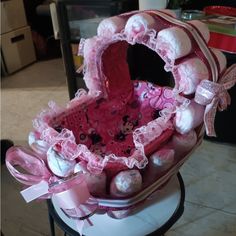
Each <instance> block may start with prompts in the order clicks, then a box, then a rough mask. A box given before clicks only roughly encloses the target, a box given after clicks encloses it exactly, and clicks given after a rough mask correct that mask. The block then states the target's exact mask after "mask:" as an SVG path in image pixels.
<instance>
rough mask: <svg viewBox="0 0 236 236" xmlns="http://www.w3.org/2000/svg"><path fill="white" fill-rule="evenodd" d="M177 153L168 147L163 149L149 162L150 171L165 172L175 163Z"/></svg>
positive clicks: (152, 156)
mask: <svg viewBox="0 0 236 236" xmlns="http://www.w3.org/2000/svg"><path fill="white" fill-rule="evenodd" d="M174 156H175V151H174V149H170V148H167V147H163V148H162V149H160V150H158V151H157V152H155V153H153V154H152V155H151V156H150V158H149V162H148V167H149V170H155V171H157V172H158V171H164V170H166V169H168V168H169V167H170V166H171V165H172V164H173V163H174Z"/></svg>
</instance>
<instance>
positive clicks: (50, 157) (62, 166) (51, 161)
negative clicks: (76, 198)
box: [47, 147, 76, 177]
mask: <svg viewBox="0 0 236 236" xmlns="http://www.w3.org/2000/svg"><path fill="white" fill-rule="evenodd" d="M47 163H48V167H49V169H50V170H51V171H52V172H53V173H54V174H55V175H56V176H59V177H68V176H70V175H71V174H73V172H74V166H75V164H76V161H75V160H72V161H69V160H66V159H64V158H63V157H62V156H60V155H59V154H58V153H57V152H56V151H55V150H54V149H53V148H52V147H50V148H49V149H48V151H47Z"/></svg>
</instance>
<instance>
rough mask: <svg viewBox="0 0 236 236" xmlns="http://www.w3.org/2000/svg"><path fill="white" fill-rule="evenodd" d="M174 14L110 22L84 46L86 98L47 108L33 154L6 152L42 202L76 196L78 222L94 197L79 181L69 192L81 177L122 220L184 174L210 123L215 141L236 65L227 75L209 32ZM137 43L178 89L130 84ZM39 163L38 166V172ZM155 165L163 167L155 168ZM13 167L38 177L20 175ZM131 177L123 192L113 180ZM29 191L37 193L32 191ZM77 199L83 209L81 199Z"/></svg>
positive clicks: (39, 121) (142, 15)
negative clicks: (41, 187)
mask: <svg viewBox="0 0 236 236" xmlns="http://www.w3.org/2000/svg"><path fill="white" fill-rule="evenodd" d="M172 14H173V13H171V12H170V11H165V10H163V11H151V10H150V11H142V12H131V13H127V14H123V15H119V16H116V17H111V18H108V19H105V20H103V21H102V22H101V23H100V25H99V27H98V35H97V36H95V37H93V38H91V39H86V40H81V44H80V54H82V55H83V56H84V80H85V83H86V86H87V88H88V92H86V91H85V90H82V89H81V90H79V91H78V92H77V94H76V97H75V98H74V99H73V100H72V101H70V102H69V103H68V105H67V107H66V108H59V107H57V106H56V105H55V104H54V103H53V102H51V103H49V109H48V110H45V111H43V112H42V113H40V114H39V116H38V117H37V118H36V119H35V120H34V122H33V124H34V131H33V132H32V133H31V134H30V136H29V144H30V147H31V149H33V151H34V153H33V154H29V153H27V155H25V154H22V153H23V152H24V150H23V152H20V151H19V149H18V151H17V150H16V149H14V150H10V151H9V153H8V157H7V162H6V163H7V166H8V168H9V171H10V172H11V173H12V175H13V176H14V177H16V178H17V179H18V180H19V181H20V182H23V183H24V184H28V185H33V186H34V184H38V182H39V180H38V179H41V180H43V181H46V182H47V183H48V192H47V193H41V195H40V194H38V195H39V196H41V197H42V196H43V197H52V196H53V193H54V194H55V187H52V186H55V185H56V186H59V190H58V189H57V191H56V195H57V194H59V192H63V194H64V195H63V194H62V195H63V196H66V197H64V198H66V199H67V198H68V201H67V203H68V202H71V199H73V201H74V203H76V204H74V206H73V207H72V206H71V205H70V206H68V205H67V206H64V207H63V206H61V207H62V208H64V210H65V211H66V210H67V214H72V213H71V209H77V210H76V211H75V212H73V216H74V215H76V214H77V213H78V211H79V210H78V209H80V214H79V213H78V217H79V216H80V215H83V214H82V213H81V211H82V210H81V209H82V208H81V205H83V204H85V202H86V201H87V200H88V199H91V196H90V195H89V194H87V195H86V196H84V193H83V191H81V190H78V189H75V186H77V185H78V184H77V183H78V181H77V182H75V186H73V183H74V182H73V181H71V179H73V178H77V177H78V178H82V180H83V178H85V180H84V181H85V182H86V183H87V186H86V184H83V187H81V188H83V189H85V188H88V190H89V192H90V194H92V195H93V197H95V201H96V202H97V203H96V204H97V206H98V208H102V209H105V210H107V211H108V212H109V214H110V215H112V216H113V217H117V218H119V217H124V216H126V215H127V214H128V213H129V212H130V209H131V208H132V209H133V208H134V206H135V207H137V206H138V205H139V203H141V202H143V201H144V200H145V199H146V198H147V197H148V196H150V195H151V194H152V193H154V192H155V191H156V190H157V189H159V188H161V187H162V186H163V184H165V183H166V182H167V181H168V180H169V179H170V177H171V176H172V175H173V174H175V173H177V172H178V170H179V168H180V166H181V165H182V164H183V163H184V162H185V161H186V160H187V158H188V157H189V155H190V154H191V153H192V151H193V150H194V149H195V148H196V147H197V146H198V145H199V144H200V143H201V141H202V138H203V135H204V124H205V127H206V131H207V134H209V135H214V126H213V121H214V112H215V109H216V107H217V106H218V107H219V108H220V109H224V108H226V106H227V104H228V103H229V97H228V93H227V89H229V88H230V87H232V86H233V85H234V84H235V65H234V66H233V67H231V68H229V69H228V70H226V60H225V57H224V55H223V54H222V53H221V52H220V51H218V50H216V49H210V48H208V47H207V41H208V40H209V31H208V29H207V27H206V26H205V25H204V24H203V23H201V22H199V21H190V22H189V23H186V22H185V23H184V22H181V21H178V20H177V19H175V18H174V17H173V16H172ZM134 44H142V45H144V46H146V47H148V48H149V49H151V50H153V51H154V52H156V53H157V54H158V55H159V56H160V57H161V58H162V59H163V61H164V62H165V70H166V71H170V72H172V74H173V76H174V79H175V87H174V88H169V87H161V86H158V85H155V84H153V83H150V82H146V81H141V80H134V81H132V80H131V79H130V73H129V67H128V64H127V61H126V56H127V48H128V47H129V45H134ZM158 79H163V78H158ZM21 151H22V150H21ZM14 157H17V161H16V160H15V158H14ZM26 159H27V161H26ZM35 159H37V163H38V160H40V162H39V163H38V164H37V165H39V166H40V167H38V169H41V171H40V172H39V173H38V172H37V168H35V165H36V160H35ZM156 161H159V162H160V163H161V164H160V163H159V164H157V166H155V165H156V164H155V163H156ZM17 164H18V165H21V166H22V167H23V168H24V169H26V170H27V171H28V172H29V173H30V174H32V175H34V176H35V175H36V176H38V175H39V178H36V179H35V178H33V179H31V176H30V175H25V174H23V173H22V174H21V173H19V172H17V171H16V170H15V169H14V166H15V165H17ZM156 167H157V168H156ZM131 170H133V171H135V173H136V177H133V176H132V175H131V174H130V176H128V177H127V178H126V179H125V178H124V180H122V181H123V182H125V184H130V187H129V188H127V191H126V192H125V191H123V192H122V190H121V189H122V188H124V186H122V187H121V189H118V187H119V186H118V185H119V184H120V183H121V182H119V181H121V180H119V178H118V177H117V176H118V175H119V176H121V179H122V174H123V176H125V174H124V173H131V172H129V171H131ZM78 171H79V174H77V175H76V176H77V177H74V175H75V173H76V172H78ZM126 171H128V172H126ZM81 173H82V174H81ZM132 173H134V172H132ZM137 173H138V174H137ZM81 176H83V177H81ZM116 178H117V179H116ZM128 178H130V179H131V180H132V181H131V182H128V180H127V179H128ZM132 178H133V179H132ZM140 179H141V181H140ZM82 180H81V181H80V183H84V181H82ZM126 180H127V181H126ZM67 181H70V182H68V184H67ZM62 183H63V184H64V185H63V187H61V185H60V184H62ZM125 184H124V185H125ZM65 186H67V187H65ZM81 186H82V185H81ZM114 186H115V187H114ZM114 188H115V190H114ZM34 191H35V190H34ZM78 191H79V192H78ZM68 192H69V193H70V194H71V193H73V194H72V195H73V198H72V197H71V196H72V195H70V194H69V193H68ZM84 192H86V193H87V190H86V191H84ZM74 193H77V194H74ZM27 194H28V195H31V196H32V190H29V192H27V191H26V195H27ZM36 195H37V194H36ZM38 195H37V196H38ZM62 195H60V196H62ZM68 196H70V197H68ZM75 196H76V198H75ZM81 196H83V197H82V198H83V199H85V200H84V202H82V203H81V199H77V198H80V197H81ZM86 197H87V198H86ZM31 198H33V197H31ZM60 198H62V197H59V199H60ZM117 200H119V201H118V202H119V204H117ZM60 202H61V199H60ZM78 202H80V203H79V204H78ZM63 204H65V201H64V203H63ZM86 204H87V203H86ZM72 205H73V204H72ZM88 205H89V204H87V206H88ZM91 205H92V206H94V203H93V204H91ZM83 207H84V205H83ZM68 209H69V210H70V211H68ZM83 209H84V208H83ZM86 209H90V210H91V211H93V210H94V207H92V208H89V207H87V208H86ZM117 210H118V211H117ZM121 210H122V214H119V211H121ZM124 210H125V211H124ZM114 211H116V214H115V216H114V214H113V213H114ZM86 212H87V213H88V212H90V211H86ZM120 213H121V212H120ZM123 213H124V214H123Z"/></svg>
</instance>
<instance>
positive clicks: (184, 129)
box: [174, 100, 205, 134]
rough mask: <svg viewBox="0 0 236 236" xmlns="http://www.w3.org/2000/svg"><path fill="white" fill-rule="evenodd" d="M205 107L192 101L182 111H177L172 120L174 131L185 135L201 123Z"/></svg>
mask: <svg viewBox="0 0 236 236" xmlns="http://www.w3.org/2000/svg"><path fill="white" fill-rule="evenodd" d="M204 111H205V106H203V105H200V104H198V103H196V102H194V101H193V100H192V101H191V102H190V104H189V105H188V106H187V107H186V108H183V109H181V108H180V109H177V111H176V116H175V120H174V125H175V128H176V130H177V131H178V132H179V133H181V134H186V133H188V132H189V131H190V130H192V129H194V128H196V127H197V126H198V125H200V124H201V123H202V122H203V116H204Z"/></svg>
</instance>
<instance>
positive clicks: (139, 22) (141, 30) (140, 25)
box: [125, 13, 155, 39]
mask: <svg viewBox="0 0 236 236" xmlns="http://www.w3.org/2000/svg"><path fill="white" fill-rule="evenodd" d="M154 23H155V20H154V18H153V17H152V16H150V15H148V14H147V13H139V14H136V15H133V16H131V17H130V18H129V19H128V21H127V23H126V25H125V33H126V34H127V36H128V38H129V39H133V38H135V37H136V36H142V35H144V34H145V32H146V31H147V30H148V29H150V28H152V27H153V25H154Z"/></svg>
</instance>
